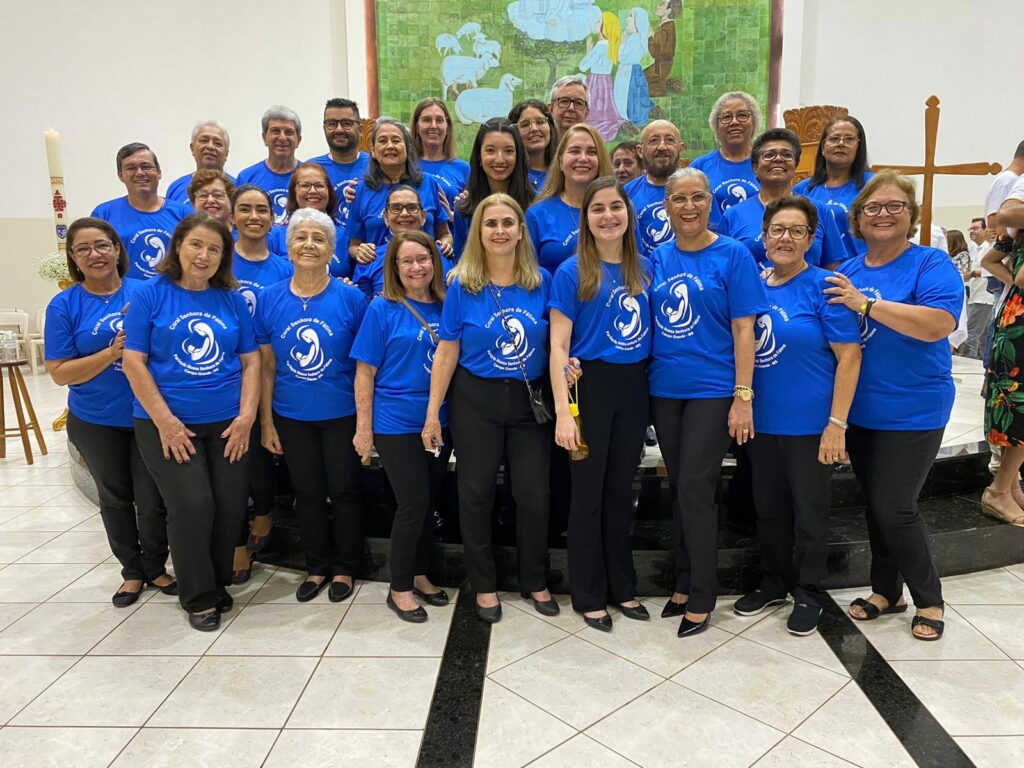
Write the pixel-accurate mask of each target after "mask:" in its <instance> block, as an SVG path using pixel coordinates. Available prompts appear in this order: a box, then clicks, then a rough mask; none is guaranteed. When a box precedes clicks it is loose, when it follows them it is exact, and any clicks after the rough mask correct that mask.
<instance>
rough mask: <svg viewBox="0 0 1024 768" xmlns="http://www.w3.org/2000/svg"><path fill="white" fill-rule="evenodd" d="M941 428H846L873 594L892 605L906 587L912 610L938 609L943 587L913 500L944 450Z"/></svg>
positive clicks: (926, 534) (926, 528) (923, 526)
mask: <svg viewBox="0 0 1024 768" xmlns="http://www.w3.org/2000/svg"><path fill="white" fill-rule="evenodd" d="M942 432H943V430H941V429H931V430H920V431H908V432H884V431H881V430H876V429H865V428H863V427H855V426H853V425H851V426H850V429H849V431H847V433H846V450H847V452H848V453H849V454H850V463H851V464H852V465H853V472H854V474H855V475H857V480H859V481H860V484H861V487H862V488H863V489H864V495H865V496H867V500H868V510H867V514H868V538H869V540H870V542H871V589H872V590H873V591H875V592H877V593H878V594H879V595H882V596H883V597H884V598H885V599H886V600H888V601H889V602H890V603H895V602H896V598H898V597H899V596H900V594H901V593H902V592H903V582H904V580H905V581H906V583H907V587H909V588H910V595H911V597H912V598H913V600H914V605H916V606H917V607H918V608H933V607H936V606H940V605H942V584H941V582H940V581H939V574H938V571H936V570H935V561H934V560H933V559H932V550H931V544H930V543H929V541H928V526H927V525H926V524H925V521H924V518H923V517H921V513H920V512H919V511H918V508H917V497H918V496H919V495H920V493H921V488H922V487H923V486H924V481H925V479H926V478H927V477H928V472H929V470H930V469H931V467H932V463H933V462H934V461H935V455H936V454H937V453H938V451H939V446H940V445H942Z"/></svg>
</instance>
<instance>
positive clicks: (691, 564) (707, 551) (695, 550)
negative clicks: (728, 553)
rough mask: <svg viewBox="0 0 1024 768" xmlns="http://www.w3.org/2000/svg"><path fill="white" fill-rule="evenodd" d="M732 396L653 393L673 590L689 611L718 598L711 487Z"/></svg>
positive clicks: (704, 608)
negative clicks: (671, 526) (667, 497)
mask: <svg viewBox="0 0 1024 768" xmlns="http://www.w3.org/2000/svg"><path fill="white" fill-rule="evenodd" d="M731 407H732V398H731V397H727V398H726V397H723V398H714V399H708V400H675V399H672V398H665V397H652V398H651V415H652V416H653V418H654V428H655V430H657V432H658V444H659V445H660V446H661V454H662V457H663V458H664V460H665V469H666V471H667V473H668V483H669V488H670V489H671V491H672V495H673V502H674V503H673V510H672V511H673V520H674V522H675V525H676V546H675V547H674V548H673V554H674V556H675V565H676V587H675V591H676V592H680V593H682V594H685V595H689V610H690V611H692V612H693V613H708V612H709V611H712V610H714V608H715V602H716V601H717V599H718V506H717V504H716V503H715V491H716V490H717V488H718V479H719V477H720V476H721V473H722V459H723V458H725V452H726V451H727V450H729V443H730V440H731V438H730V437H729V426H728V419H729V408H731Z"/></svg>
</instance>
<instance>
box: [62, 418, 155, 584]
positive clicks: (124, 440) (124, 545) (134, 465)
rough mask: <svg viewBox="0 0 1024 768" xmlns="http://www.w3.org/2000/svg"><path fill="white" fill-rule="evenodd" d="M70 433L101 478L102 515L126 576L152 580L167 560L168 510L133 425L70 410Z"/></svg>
mask: <svg viewBox="0 0 1024 768" xmlns="http://www.w3.org/2000/svg"><path fill="white" fill-rule="evenodd" d="M68 437H70V438H71V442H72V443H74V444H75V448H77V449H78V452H79V453H80V454H81V455H82V458H83V459H85V463H86V466H88V467H89V472H90V473H91V474H92V478H93V480H95V481H96V491H97V493H98V494H99V497H100V518H101V519H102V520H103V529H104V530H105V531H106V532H107V541H108V542H109V543H110V551H111V553H113V555H114V557H116V558H117V561H118V562H119V563H121V578H122V579H124V580H125V581H128V580H136V579H137V580H140V581H152V580H153V579H156V578H159V577H160V576H162V575H163V574H164V572H165V570H166V565H167V510H166V509H165V508H164V500H163V499H162V498H161V497H160V491H159V490H158V489H157V487H156V483H155V482H153V477H152V475H150V474H149V470H148V469H146V465H145V463H144V462H143V461H142V454H140V453H139V445H138V442H137V441H136V439H135V431H134V430H133V429H132V428H131V427H107V426H103V425H102V424H93V423H91V422H88V421H82V420H81V419H79V418H78V417H77V416H75V414H73V413H68Z"/></svg>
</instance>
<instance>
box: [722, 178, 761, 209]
mask: <svg viewBox="0 0 1024 768" xmlns="http://www.w3.org/2000/svg"><path fill="white" fill-rule="evenodd" d="M723 189H724V190H725V194H726V198H725V201H724V202H723V203H722V213H725V212H726V211H727V210H729V209H730V208H732V207H733V206H734V205H739V204H740V203H742V202H743V201H744V200H746V199H747V198H749V197H750V193H751V192H753V191H755V190H754V189H753V188H752V187H751V186H750V182H748V181H744V180H743V179H726V180H725V181H723V182H721V183H719V184H718V185H717V186H716V187H715V189H714V190H713V194H714V196H715V197H716V198H718V196H719V193H720V192H721V191H722V190H723Z"/></svg>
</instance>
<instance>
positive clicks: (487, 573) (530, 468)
mask: <svg viewBox="0 0 1024 768" xmlns="http://www.w3.org/2000/svg"><path fill="white" fill-rule="evenodd" d="M448 407H449V410H450V413H451V431H452V439H453V440H454V441H455V445H456V446H457V451H458V452H457V454H456V455H457V456H458V462H457V465H456V472H457V479H458V488H459V524H460V529H461V531H462V548H463V551H464V552H465V555H466V571H467V573H468V575H469V581H470V585H471V588H472V589H473V591H475V592H496V591H497V583H498V580H497V574H496V573H495V567H494V553H493V552H492V551H491V511H492V508H493V507H494V495H495V486H496V480H497V475H498V467H499V466H500V465H501V455H502V451H503V450H504V451H505V455H506V459H507V461H508V463H509V465H511V467H512V468H513V470H514V471H515V477H516V480H515V484H514V485H513V486H512V493H513V496H514V497H515V502H516V550H517V555H518V566H519V587H520V589H521V590H523V591H528V592H539V591H541V590H543V589H547V533H548V469H549V467H550V460H551V429H552V425H551V424H550V423H549V424H538V423H537V422H536V420H535V419H534V417H533V411H532V410H531V409H530V398H529V395H528V394H527V391H526V382H524V381H522V380H521V379H482V378H480V377H478V376H474V375H473V374H471V373H470V372H469V371H467V370H466V369H464V368H461V367H460V368H458V369H456V371H455V375H454V377H453V378H452V384H451V387H450V396H449V398H448Z"/></svg>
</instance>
